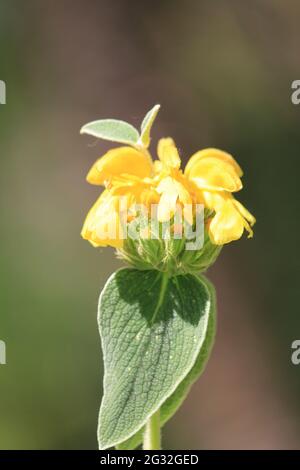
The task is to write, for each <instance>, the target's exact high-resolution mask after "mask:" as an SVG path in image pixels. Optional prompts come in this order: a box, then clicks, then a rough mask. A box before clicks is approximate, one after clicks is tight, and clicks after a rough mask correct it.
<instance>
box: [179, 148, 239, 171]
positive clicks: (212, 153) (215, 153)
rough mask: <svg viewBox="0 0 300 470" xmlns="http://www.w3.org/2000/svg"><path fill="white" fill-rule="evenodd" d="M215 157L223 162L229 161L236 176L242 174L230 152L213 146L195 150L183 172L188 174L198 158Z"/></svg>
mask: <svg viewBox="0 0 300 470" xmlns="http://www.w3.org/2000/svg"><path fill="white" fill-rule="evenodd" d="M211 157H213V158H217V159H218V160H220V161H223V162H225V163H229V164H230V165H231V166H232V167H233V169H234V170H235V172H236V174H237V175H238V176H240V177H241V176H243V171H242V169H241V167H240V166H239V164H238V163H237V162H236V160H235V159H234V158H233V156H232V155H230V153H227V152H224V151H223V150H219V149H215V148H207V149H203V150H199V151H198V152H196V153H195V154H194V155H193V156H192V157H191V158H190V159H189V161H188V163H187V165H186V167H185V174H186V175H187V176H188V175H189V173H190V171H191V170H192V169H193V167H194V165H196V164H197V163H198V161H199V160H202V159H203V158H211Z"/></svg>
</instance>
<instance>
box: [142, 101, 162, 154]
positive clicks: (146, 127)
mask: <svg viewBox="0 0 300 470" xmlns="http://www.w3.org/2000/svg"><path fill="white" fill-rule="evenodd" d="M159 108H160V104H156V105H155V106H154V107H153V108H152V109H150V111H148V113H147V114H146V116H145V117H144V119H143V122H142V125H141V137H140V142H141V143H142V144H143V146H144V147H146V148H147V147H149V144H150V131H151V128H152V125H153V123H154V120H155V118H156V116H157V113H158V111H159Z"/></svg>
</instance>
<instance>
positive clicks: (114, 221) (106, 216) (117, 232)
mask: <svg viewBox="0 0 300 470" xmlns="http://www.w3.org/2000/svg"><path fill="white" fill-rule="evenodd" d="M119 209H120V205H119V198H118V197H117V196H113V195H112V194H111V193H110V191H108V190H105V191H103V193H102V194H101V196H100V197H99V198H98V200H97V201H96V202H95V204H94V205H93V207H92V208H91V209H90V211H89V213H88V215H87V217H86V219H85V222H84V225H83V227H82V230H81V236H82V238H84V239H85V240H88V241H89V242H90V243H91V244H92V245H93V246H95V247H96V246H108V245H109V246H113V247H115V248H120V247H121V246H122V244H123V238H124V237H123V230H122V221H121V219H120V211H119Z"/></svg>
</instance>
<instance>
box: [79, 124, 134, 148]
mask: <svg viewBox="0 0 300 470" xmlns="http://www.w3.org/2000/svg"><path fill="white" fill-rule="evenodd" d="M80 134H89V135H92V136H94V137H98V138H99V139H105V140H112V141H113V142H121V143H123V144H129V145H136V144H137V142H138V140H139V133H138V131H137V130H136V129H135V127H133V126H132V125H131V124H128V123H127V122H124V121H118V120H117V119H101V120H100V121H93V122H89V123H88V124H85V126H83V127H82V128H81V130H80Z"/></svg>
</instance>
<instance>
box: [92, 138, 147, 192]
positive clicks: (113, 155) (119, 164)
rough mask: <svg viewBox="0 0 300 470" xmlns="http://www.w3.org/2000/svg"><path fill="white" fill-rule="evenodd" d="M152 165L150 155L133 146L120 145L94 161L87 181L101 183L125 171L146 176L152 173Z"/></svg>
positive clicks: (141, 176)
mask: <svg viewBox="0 0 300 470" xmlns="http://www.w3.org/2000/svg"><path fill="white" fill-rule="evenodd" d="M152 167H153V165H152V162H151V160H150V158H149V157H148V155H145V154H143V153H142V152H139V151H138V150H136V149H134V148H132V147H118V148H115V149H111V150H109V151H108V152H107V153H106V154H105V155H103V157H101V158H99V160H97V161H96V162H95V163H94V165H93V166H92V168H91V169H90V171H89V173H88V175H87V181H88V182H89V183H91V184H97V185H100V184H103V183H104V181H105V180H109V179H110V178H111V177H113V176H118V175H122V174H123V173H129V174H131V175H135V176H139V177H140V178H145V177H146V176H150V175H151V173H152Z"/></svg>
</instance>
